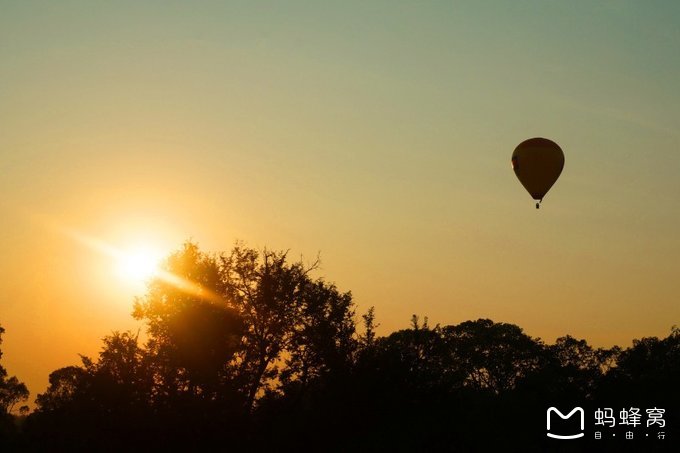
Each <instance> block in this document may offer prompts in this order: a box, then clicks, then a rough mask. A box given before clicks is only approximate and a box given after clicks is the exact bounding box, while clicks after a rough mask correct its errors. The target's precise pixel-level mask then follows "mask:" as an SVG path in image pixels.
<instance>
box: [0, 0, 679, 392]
mask: <svg viewBox="0 0 680 453" xmlns="http://www.w3.org/2000/svg"><path fill="white" fill-rule="evenodd" d="M678 23H680V3H678V2H671V1H666V2H664V1H655V2H633V1H602V2H589V1H577V2H543V1H541V2H527V1H514V2H506V1H483V2H480V1H469V2H468V1H461V2H434V1H432V2H400V1H396V0H390V1H370V2H366V1H343V2H312V1H309V2H298V1H286V2H256V1H244V2H225V1H202V2H188V1H186V2H180V1H124V0H121V1H118V2H103V1H74V0H71V1H69V0H64V1H60V2H52V1H31V0H21V1H7V0H0V209H1V210H2V214H1V215H0V250H1V251H2V254H1V255H0V275H2V278H1V279H0V295H1V296H0V325H2V326H3V327H4V328H5V329H6V333H5V335H4V337H3V340H4V342H3V344H2V351H3V353H4V355H3V358H2V361H3V362H2V363H3V365H4V366H5V367H6V368H7V369H8V371H9V373H10V374H16V375H17V376H18V377H19V378H20V379H21V380H23V381H25V382H26V383H27V385H28V386H29V389H30V390H31V392H32V395H31V400H33V399H34V398H35V396H36V394H37V393H40V392H42V391H43V390H44V389H45V387H46V385H47V378H48V375H49V373H50V372H51V371H53V370H55V369H57V368H60V367H62V366H67V365H72V364H76V363H78V361H79V358H78V354H79V353H82V354H87V355H94V354H96V352H97V351H98V350H99V349H100V347H101V341H100V340H101V338H102V337H104V336H105V335H108V334H109V333H110V332H111V331H112V330H126V329H133V330H137V329H140V328H142V327H143V326H142V325H141V324H140V323H138V322H136V321H134V320H133V319H132V318H131V316H130V313H131V310H132V302H133V298H134V297H135V296H142V295H143V294H144V287H143V285H141V284H140V283H139V282H136V283H134V282H131V281H129V280H125V279H122V278H120V275H119V274H120V273H117V272H116V269H115V268H116V265H115V263H114V261H115V260H113V259H112V257H111V256H110V255H108V254H106V253H102V250H101V247H100V248H97V247H92V243H104V244H109V245H110V246H111V247H114V248H119V249H127V248H131V247H138V246H149V247H153V248H155V249H156V250H159V251H161V252H162V253H163V254H168V253H170V252H172V251H174V250H176V249H178V248H179V247H180V246H181V244H182V243H183V242H184V241H186V240H193V241H195V242H197V243H198V244H199V246H200V247H201V248H202V249H203V250H205V251H211V252H219V251H228V250H229V249H230V248H231V247H232V245H233V244H234V243H235V241H237V240H240V241H244V242H245V243H246V244H247V245H249V246H253V247H264V246H266V247H268V248H271V249H277V250H290V255H291V257H295V258H297V257H299V256H302V257H303V259H304V260H308V261H310V262H311V261H313V260H314V258H315V257H316V255H317V254H318V253H320V255H321V260H322V266H321V269H320V271H319V272H318V273H317V276H323V277H324V278H325V279H326V280H327V281H331V282H335V283H336V284H337V286H338V288H339V289H340V290H342V291H349V290H351V291H352V294H353V296H354V300H355V302H356V303H357V305H358V313H357V315H359V314H361V313H363V312H365V311H366V309H368V307H370V306H375V309H376V315H377V321H378V322H379V323H380V327H379V333H381V334H387V333H389V332H391V331H394V330H397V329H401V328H406V327H407V326H408V324H409V319H410V317H411V315H412V314H418V315H419V316H421V317H424V316H427V317H428V318H429V321H430V324H432V325H434V324H437V323H439V324H442V325H448V324H457V323H460V322H462V321H466V320H470V319H477V318H491V319H493V320H494V321H497V322H510V323H514V324H517V325H519V326H521V327H522V328H524V329H525V331H526V332H527V333H528V334H529V335H532V336H534V337H540V338H542V339H543V340H545V341H547V342H553V341H554V340H555V339H556V338H557V337H559V336H563V335H566V334H571V335H573V336H576V337H578V338H585V339H587V340H588V341H589V342H590V343H591V344H593V345H595V346H612V345H614V344H618V345H621V346H624V347H625V346H628V345H630V344H631V341H632V339H633V338H641V337H645V336H660V337H662V336H666V335H668V334H669V333H670V328H671V326H672V325H677V324H680V304H678V295H679V294H680V281H679V280H678V275H680V273H679V271H680V264H678V263H680V260H679V259H678V258H679V257H680V236H679V235H678V231H680V209H679V208H680V177H678V175H680V153H678V149H679V145H680V90H678V88H677V80H680V53H678V51H677V49H678V48H680V27H679V26H678ZM536 136H540V137H546V138H550V139H552V140H554V141H555V142H557V143H558V144H559V145H560V146H561V148H562V149H563V150H564V154H565V160H566V163H565V168H564V171H563V173H562V175H561V177H560V179H559V180H558V182H557V183H556V184H555V186H554V187H553V188H552V189H551V191H550V192H549V193H548V195H547V196H546V197H545V199H544V202H543V205H542V207H541V209H540V210H536V209H535V208H534V202H533V201H532V199H531V197H530V196H529V195H528V194H527V193H526V191H525V190H524V189H523V187H522V186H521V184H520V183H519V181H517V179H516V177H515V175H514V173H513V171H512V169H511V166H510V156H511V154H512V151H513V150H514V148H515V147H516V146H517V145H518V144H519V143H520V142H522V141H523V140H525V139H527V138H531V137H536ZM83 238H85V240H84V239H83Z"/></svg>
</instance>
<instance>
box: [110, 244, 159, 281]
mask: <svg viewBox="0 0 680 453" xmlns="http://www.w3.org/2000/svg"><path fill="white" fill-rule="evenodd" d="M161 258H162V255H161V254H160V253H159V252H157V251H155V250H153V249H151V248H148V247H137V248H133V249H129V250H125V251H123V252H122V253H120V255H119V256H118V259H117V270H118V273H119V275H120V276H121V277H122V278H124V279H126V280H127V281H129V282H133V283H144V282H146V281H148V280H149V279H150V278H152V277H154V276H155V275H156V274H157V273H158V264H159V262H160V259H161Z"/></svg>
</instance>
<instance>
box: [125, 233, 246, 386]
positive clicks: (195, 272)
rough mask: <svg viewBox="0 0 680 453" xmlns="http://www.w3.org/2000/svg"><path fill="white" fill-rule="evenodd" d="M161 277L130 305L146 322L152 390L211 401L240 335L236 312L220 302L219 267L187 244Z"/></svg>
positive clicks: (222, 378) (222, 289)
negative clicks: (152, 377) (144, 294)
mask: <svg viewBox="0 0 680 453" xmlns="http://www.w3.org/2000/svg"><path fill="white" fill-rule="evenodd" d="M163 275H165V276H166V277H165V278H157V279H155V280H154V281H152V282H151V283H150V285H149V291H148V292H147V294H146V296H145V297H144V298H142V299H137V300H136V301H135V306H134V312H133V316H134V317H135V318H137V319H143V320H146V323H147V330H148V333H149V341H148V343H147V348H148V352H149V356H150V357H151V361H150V364H149V365H150V366H151V367H152V369H153V371H154V375H155V377H154V382H155V383H156V387H157V388H156V391H157V393H158V394H159V397H161V398H175V397H179V396H180V395H182V394H187V393H188V394H191V395H201V398H208V399H210V398H213V397H215V394H216V392H217V390H218V386H219V385H220V384H221V383H222V384H223V383H224V382H225V379H227V376H226V374H225V373H226V367H227V365H228V364H229V362H230V361H231V360H232V359H233V357H234V355H235V354H236V353H237V352H238V351H239V350H240V349H241V337H242V331H243V325H242V322H241V319H240V317H239V314H238V312H237V311H236V310H235V309H234V307H233V305H232V304H231V303H230V302H229V301H228V300H227V299H225V298H224V292H225V291H224V282H223V280H222V275H223V274H222V272H221V270H220V264H219V262H218V261H217V259H216V258H215V257H214V256H210V255H208V254H205V253H203V252H201V251H200V250H199V249H198V246H197V245H196V244H193V243H186V244H184V246H183V247H182V249H181V250H179V251H178V252H176V253H174V254H172V255H171V256H170V257H169V258H168V259H167V260H166V262H165V265H164V274H163ZM221 390H225V388H224V386H222V387H221Z"/></svg>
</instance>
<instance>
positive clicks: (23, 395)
mask: <svg viewBox="0 0 680 453" xmlns="http://www.w3.org/2000/svg"><path fill="white" fill-rule="evenodd" d="M3 333H5V329H4V328H3V327H2V326H0V345H1V344H2V334H3ZM0 358H2V350H0ZM28 394H29V393H28V389H27V388H26V385H25V384H24V383H23V382H20V381H19V379H17V377H16V376H11V377H8V374H7V370H6V369H5V368H4V367H3V366H2V365H0V412H1V413H3V414H10V413H11V412H12V410H13V409H14V406H15V405H16V404H17V403H20V402H22V401H26V400H27V399H28Z"/></svg>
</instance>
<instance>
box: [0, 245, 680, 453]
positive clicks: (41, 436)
mask: <svg viewBox="0 0 680 453" xmlns="http://www.w3.org/2000/svg"><path fill="white" fill-rule="evenodd" d="M317 267H318V261H317V262H314V263H312V264H310V265H305V264H303V262H302V261H301V260H300V261H293V262H291V261H289V259H288V256H287V253H286V252H273V251H270V250H266V249H265V250H262V251H258V250H255V249H251V248H248V247H245V246H243V245H241V244H238V245H236V246H235V247H234V248H233V249H232V250H231V251H230V252H229V253H226V254H221V255H211V254H206V253H204V252H202V251H201V250H200V249H199V248H198V246H196V245H195V244H192V243H187V244H184V246H183V247H182V248H181V249H180V250H178V251H177V252H176V253H174V254H172V255H171V256H170V257H169V258H168V260H167V261H166V263H165V265H164V271H163V273H161V275H160V276H159V278H157V279H155V280H154V281H153V282H151V283H150V285H149V288H148V292H147V294H146V295H145V296H144V297H142V298H139V299H137V300H136V302H135V308H134V312H133V315H134V316H135V317H136V318H137V319H140V320H143V321H145V323H146V334H147V340H146V342H145V343H144V344H140V340H139V337H140V335H139V334H138V333H132V332H124V333H119V332H113V333H112V334H111V335H109V336H107V337H105V338H104V340H103V347H102V349H101V351H100V353H99V354H98V356H97V357H96V358H89V357H81V362H82V364H81V365H80V366H70V367H65V368H61V369H59V370H56V371H54V372H53V373H51V374H50V378H49V387H48V389H47V390H46V391H45V392H44V393H42V394H40V395H38V398H37V400H36V403H37V409H36V411H35V412H34V413H32V414H31V415H30V416H29V417H28V418H27V420H26V423H25V424H24V439H23V441H24V444H23V445H24V446H26V447H29V448H33V449H37V450H41V449H43V447H44V446H46V445H49V446H50V448H52V449H54V450H64V451H71V450H87V451H93V450H96V451H101V450H111V451H120V450H130V449H151V450H158V449H193V450H196V449H208V448H214V446H216V445H218V446H220V448H224V449H227V448H228V449H232V450H236V451H270V450H284V451H287V450H296V451H297V450H314V451H318V450H324V451H325V450H338V451H355V450H364V451H365V450H399V451H405V450H416V451H430V450H437V451H501V450H502V451H552V450H558V451H592V449H593V448H594V447H597V448H598V449H604V451H608V450H607V449H609V450H611V451H626V449H630V448H633V449H634V448H635V447H634V446H631V445H632V444H624V445H619V444H611V446H608V445H604V446H602V447H600V446H599V445H595V446H594V445H593V444H591V442H590V441H583V442H582V443H572V444H568V445H565V444H561V445H559V448H556V445H555V444H553V443H550V440H549V439H548V438H547V437H546V436H545V411H546V409H547V407H550V406H559V407H573V406H575V405H582V406H583V407H584V408H586V409H587V410H588V411H591V410H594V408H596V407H619V408H620V407H624V406H626V405H639V406H641V407H645V405H646V404H649V405H655V406H658V407H666V408H667V409H668V414H667V420H668V421H667V423H668V426H669V429H668V430H667V431H668V435H669V436H671V437H672V436H673V435H677V428H678V426H680V420H678V414H677V413H676V412H675V410H674V408H677V407H680V396H679V395H678V388H677V382H679V381H680V330H679V329H677V328H674V329H673V330H672V331H671V334H670V335H669V336H668V337H667V338H664V339H659V338H643V339H640V340H635V341H634V342H633V346H632V347H630V348H627V349H621V348H619V347H613V348H609V349H604V348H599V349H598V348H593V347H592V346H590V345H589V344H588V343H587V342H586V340H583V339H576V338H574V337H571V336H569V335H566V336H563V337H560V338H558V339H557V341H556V342H555V344H545V343H544V342H543V341H542V340H541V339H538V338H532V337H531V336H529V335H527V334H526V333H525V332H524V331H523V330H522V329H521V328H520V327H519V326H516V325H514V324H507V323H496V322H493V321H492V320H490V319H478V320H474V321H465V322H461V323H459V324H456V325H447V326H440V325H435V326H434V327H432V326H430V325H429V323H428V320H427V318H424V320H422V321H421V319H420V318H419V317H418V316H416V315H414V316H413V318H412V319H411V326H410V328H408V329H402V330H399V331H396V332H392V333H389V334H387V335H385V336H380V335H378V333H377V332H376V328H377V326H378V324H377V323H376V317H375V311H374V309H373V308H370V309H369V310H368V311H367V313H365V314H364V315H363V316H362V319H363V324H364V326H363V327H364V329H363V332H357V325H356V319H355V318H356V316H355V306H354V301H353V299H352V295H351V293H349V292H344V293H343V292H341V291H339V290H338V288H337V287H336V286H335V285H334V284H332V283H328V282H326V281H325V280H324V279H322V278H316V279H315V278H313V277H312V276H311V274H312V272H313V271H314V270H315V269H317ZM0 333H1V332H0ZM2 371H3V373H4V374H2V377H3V380H2V383H5V384H3V385H5V387H6V388H10V387H11V386H10V387H7V386H6V383H8V382H10V380H8V379H6V373H5V372H4V369H3V370H2ZM5 387H3V388H5ZM12 388H17V387H16V386H15V387H12ZM24 389H25V387H24ZM13 395H15V400H16V397H17V396H21V395H22V393H21V392H17V391H14V393H13ZM3 401H5V400H3ZM7 401H9V400H7ZM12 401H14V400H12ZM18 401H19V400H16V401H15V402H14V403H13V404H16V403H17V402H18ZM5 407H11V406H9V403H8V405H7V406H5ZM3 426H10V425H8V424H6V423H5V425H3ZM11 426H12V429H14V428H13V426H14V425H11ZM3 429H5V428H3ZM14 433H15V434H16V430H14ZM15 438H16V436H15ZM12 445H14V446H17V445H19V444H18V443H16V442H15V443H14V444H12ZM655 446H658V445H656V444H655Z"/></svg>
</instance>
